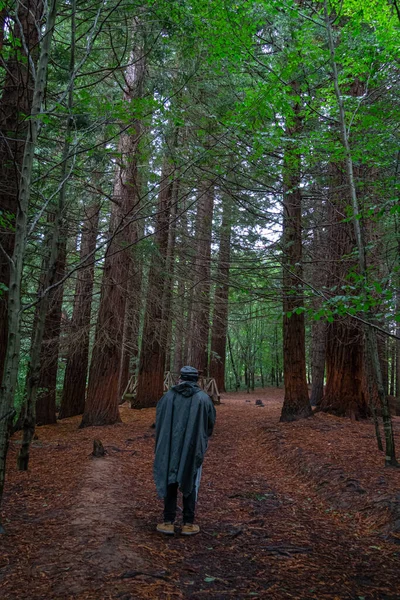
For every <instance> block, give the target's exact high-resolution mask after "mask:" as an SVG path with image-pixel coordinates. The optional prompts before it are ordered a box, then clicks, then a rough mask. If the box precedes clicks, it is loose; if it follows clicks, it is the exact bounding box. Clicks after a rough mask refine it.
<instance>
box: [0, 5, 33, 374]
mask: <svg viewBox="0 0 400 600" xmlns="http://www.w3.org/2000/svg"><path fill="white" fill-rule="evenodd" d="M42 12H43V1H42V0H31V2H29V3H28V4H27V3H23V2H20V3H19V7H18V19H19V21H20V23H21V26H22V31H23V38H24V44H23V43H22V42H21V43H20V44H19V45H18V46H16V47H15V53H13V54H12V55H11V57H10V59H9V60H8V62H7V64H4V63H3V61H1V65H2V66H3V67H4V68H5V81H4V86H3V90H2V93H1V99H0V215H1V217H2V218H1V219H0V244H1V247H2V248H3V250H0V382H1V378H2V375H3V370H4V362H5V356H6V348H7V336H8V317H7V303H8V293H7V289H8V286H9V280H10V261H9V258H8V257H11V256H12V253H13V250H14V240H15V233H14V228H15V219H16V213H17V209H18V194H19V177H20V175H19V173H20V172H21V165H22V161H23V156H24V148H25V141H26V137H27V135H28V126H29V121H28V120H27V118H26V115H29V114H30V112H31V105H32V100H33V90H34V82H33V79H32V73H31V70H30V67H29V62H28V58H27V55H26V49H27V50H28V53H29V57H30V59H31V60H33V62H34V63H35V62H36V59H37V51H38V40H39V38H38V32H39V29H40V19H41V16H42ZM5 17H6V12H5V9H4V10H3V11H2V12H1V17H0V18H1V33H2V34H3V28H4V23H5V21H4V19H5ZM10 18H12V17H10ZM13 37H14V38H15V40H21V28H20V26H19V24H18V23H15V25H14V29H13ZM0 60H1V59H0ZM6 255H7V256H6Z"/></svg>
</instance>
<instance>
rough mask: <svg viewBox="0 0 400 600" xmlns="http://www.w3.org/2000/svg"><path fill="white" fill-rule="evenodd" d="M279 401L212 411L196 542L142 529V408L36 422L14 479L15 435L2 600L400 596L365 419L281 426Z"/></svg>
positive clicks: (148, 437)
mask: <svg viewBox="0 0 400 600" xmlns="http://www.w3.org/2000/svg"><path fill="white" fill-rule="evenodd" d="M256 399H260V400H262V402H263V404H264V406H256V404H255V400H256ZM281 401H282V391H281V390H274V389H265V390H262V391H258V392H256V393H255V394H251V395H247V394H240V393H239V394H231V395H226V396H225V397H224V398H223V403H222V405H221V406H219V407H217V425H216V429H215V435H214V436H213V438H212V440H211V441H210V446H209V450H208V453H207V456H206V461H205V465H204V469H203V480H202V484H201V489H200V496H199V503H198V513H197V522H198V523H199V525H200V527H201V533H200V534H199V535H198V536H196V537H193V538H183V537H181V536H179V534H178V533H177V535H175V536H174V537H172V538H165V537H162V536H160V534H157V532H156V531H155V524H156V523H157V522H158V521H159V520H160V518H161V509H162V505H161V502H160V501H159V500H157V498H156V495H155V488H154V484H153V481H152V460H153V448H154V430H153V429H152V428H151V424H152V423H153V421H154V414H155V411H154V409H148V410H143V411H133V410H130V409H129V408H127V407H122V409H121V415H122V419H123V423H122V424H120V425H117V426H114V427H103V428H90V429H85V430H78V429H77V425H78V423H79V420H78V419H68V420H65V421H62V422H61V423H59V424H58V425H56V426H49V427H41V428H39V429H38V436H39V437H38V440H37V441H36V442H35V444H34V448H33V454H32V460H31V466H30V471H29V472H28V473H18V472H17V471H16V470H15V457H16V453H17V451H18V449H19V440H18V436H16V438H15V439H13V441H12V443H11V449H10V462H9V464H10V472H9V476H8V481H7V492H6V499H5V503H4V507H3V516H4V521H5V525H6V527H7V535H6V536H4V537H2V538H0V598H1V599H2V600H20V599H22V598H24V599H27V600H38V599H43V600H53V599H54V600H67V599H70V598H71V599H72V598H73V599H77V600H103V599H104V600H105V599H121V600H141V599H162V600H168V599H171V600H172V599H173V598H182V599H186V598H193V599H199V600H200V599H204V600H211V599H212V600H218V599H221V600H224V599H230V598H232V599H239V600H242V599H251V598H269V599H271V600H275V599H276V600H284V599H289V598H296V599H304V600H306V599H309V600H311V599H318V600H324V599H329V600H342V599H352V600H400V579H399V576H398V574H399V571H400V545H399V544H400V538H399V536H398V535H397V533H396V522H395V520H396V510H397V508H396V507H397V504H396V502H397V500H396V498H397V496H396V493H397V495H398V492H399V490H400V472H399V471H400V470H390V469H389V470H386V469H384V468H383V467H382V463H383V460H382V456H381V455H380V453H378V451H377V450H375V446H374V440H373V428H372V425H371V424H370V423H353V422H351V421H349V420H340V419H337V418H335V417H330V416H328V415H318V416H316V417H313V418H312V419H309V420H307V421H303V422H298V423H295V424H279V422H278V421H279V411H280V406H281ZM396 421H397V422H396V433H397V440H398V442H397V443H398V447H399V449H400V440H399V435H398V433H399V431H398V430H399V428H400V423H399V420H398V419H397V420H396ZM94 438H99V439H101V441H102V442H103V444H104V446H105V447H106V449H107V456H106V457H105V458H98V459H95V458H93V457H92V456H91V448H92V444H93V439H94ZM398 500H399V505H400V498H398ZM399 518H400V513H399Z"/></svg>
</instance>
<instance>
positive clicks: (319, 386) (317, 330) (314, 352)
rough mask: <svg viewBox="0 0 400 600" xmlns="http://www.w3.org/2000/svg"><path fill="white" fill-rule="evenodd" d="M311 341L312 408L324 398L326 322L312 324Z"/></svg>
mask: <svg viewBox="0 0 400 600" xmlns="http://www.w3.org/2000/svg"><path fill="white" fill-rule="evenodd" d="M311 331H312V333H311V335H312V340H311V382H312V387H311V398H310V402H311V406H318V405H319V404H320V403H321V402H322V398H323V396H324V375H325V354H326V321H324V320H322V319H321V320H320V321H313V322H312V330H311Z"/></svg>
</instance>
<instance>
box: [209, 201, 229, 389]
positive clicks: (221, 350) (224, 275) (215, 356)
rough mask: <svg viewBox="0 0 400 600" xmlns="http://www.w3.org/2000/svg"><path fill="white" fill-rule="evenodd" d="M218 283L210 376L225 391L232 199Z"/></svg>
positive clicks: (225, 222)
mask: <svg viewBox="0 0 400 600" xmlns="http://www.w3.org/2000/svg"><path fill="white" fill-rule="evenodd" d="M222 204H223V208H222V210H223V212H222V222H221V229H220V241H219V257H218V271H217V282H216V288H215V297H214V311H213V319H212V332H211V358H210V375H211V377H214V379H215V381H216V384H217V387H218V390H219V391H220V392H224V391H225V360H226V336H227V331H228V298H229V262H230V247H231V227H232V225H231V213H232V208H231V199H230V198H228V197H227V196H225V195H224V196H223V198H222Z"/></svg>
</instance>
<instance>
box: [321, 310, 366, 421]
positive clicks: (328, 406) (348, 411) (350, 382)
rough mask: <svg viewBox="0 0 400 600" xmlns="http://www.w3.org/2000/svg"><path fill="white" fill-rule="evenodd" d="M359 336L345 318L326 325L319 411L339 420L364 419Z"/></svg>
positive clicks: (364, 406)
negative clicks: (322, 387) (323, 390)
mask: <svg viewBox="0 0 400 600" xmlns="http://www.w3.org/2000/svg"><path fill="white" fill-rule="evenodd" d="M362 338H363V334H362V330H361V329H360V328H359V327H358V326H357V325H355V324H354V323H351V322H349V320H348V319H344V320H339V319H338V320H336V321H335V322H334V323H331V324H330V325H329V326H328V343H327V350H326V388H325V394H324V397H323V400H322V402H321V403H320V405H319V408H320V409H321V410H322V411H324V412H329V413H332V414H334V415H337V416H339V417H346V416H347V417H352V418H354V419H359V418H365V417H367V416H368V415H369V406H368V399H367V398H366V397H365V394H364V391H363V376H364V375H363V371H364V366H363V353H364V352H363V341H362Z"/></svg>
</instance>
